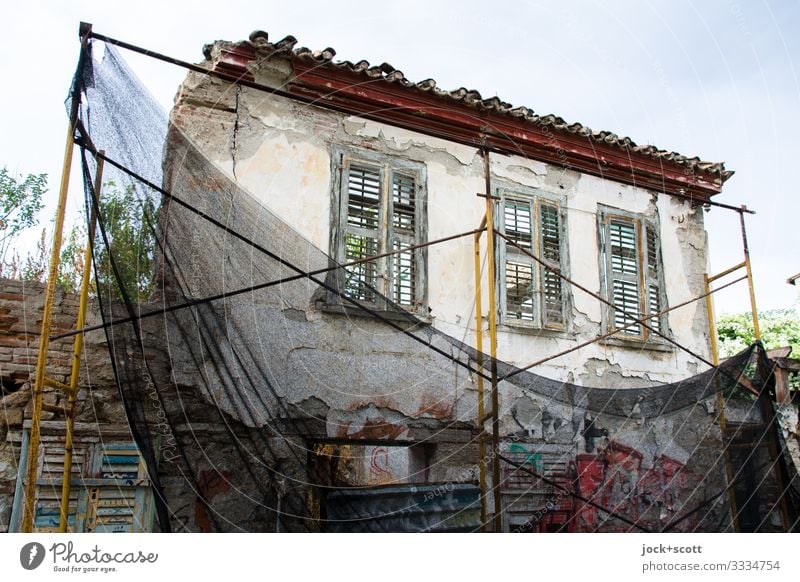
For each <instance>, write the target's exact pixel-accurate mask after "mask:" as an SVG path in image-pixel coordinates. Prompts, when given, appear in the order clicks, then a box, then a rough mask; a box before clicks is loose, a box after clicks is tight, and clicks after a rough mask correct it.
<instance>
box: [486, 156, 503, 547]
mask: <svg viewBox="0 0 800 582" xmlns="http://www.w3.org/2000/svg"><path fill="white" fill-rule="evenodd" d="M483 171H484V175H485V178H486V255H487V268H488V280H489V306H488V309H489V355H490V356H491V357H492V361H491V373H492V499H493V500H494V516H493V525H494V531H495V532H497V533H499V532H501V531H502V530H503V506H502V500H501V499H500V396H499V394H498V382H497V301H496V298H495V281H496V279H497V272H496V268H495V256H494V255H495V243H494V197H493V196H492V183H491V168H490V164H489V151H488V150H483Z"/></svg>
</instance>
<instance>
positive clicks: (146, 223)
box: [96, 182, 157, 300]
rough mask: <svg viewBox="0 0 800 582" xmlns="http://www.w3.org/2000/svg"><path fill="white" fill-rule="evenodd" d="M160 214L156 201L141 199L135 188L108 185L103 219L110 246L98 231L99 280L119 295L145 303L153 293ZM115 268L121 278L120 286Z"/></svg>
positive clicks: (97, 262)
mask: <svg viewBox="0 0 800 582" xmlns="http://www.w3.org/2000/svg"><path fill="white" fill-rule="evenodd" d="M156 213H157V211H156V208H155V205H154V203H153V201H152V200H151V199H150V198H148V197H144V200H143V201H142V200H139V199H138V198H137V196H136V193H135V191H134V189H133V188H132V187H128V188H126V189H124V190H120V189H119V188H117V187H116V185H115V184H114V183H113V182H108V183H107V184H106V185H105V188H104V190H103V197H102V199H101V204H100V216H101V218H102V223H103V226H104V228H105V234H106V237H107V239H108V246H107V247H106V245H105V244H104V242H101V241H102V238H101V236H100V234H99V232H98V238H97V241H98V242H97V245H98V250H97V254H96V264H97V268H98V270H99V272H98V277H97V279H98V283H99V284H100V286H101V287H102V288H105V287H106V286H108V289H110V290H111V293H112V294H114V295H115V296H119V294H120V293H119V292H120V290H121V289H124V291H125V292H126V293H127V294H128V295H129V296H130V297H132V298H133V299H134V300H143V299H145V298H147V297H148V296H149V295H150V293H151V292H152V291H153V261H154V256H155V254H154V250H155V232H154V230H153V229H154V225H155V224H156V222H157V218H156ZM98 231H99V229H98ZM109 251H110V252H109ZM112 258H113V264H112V261H111V259H112ZM114 269H116V271H117V274H118V275H119V284H118V285H117V283H116V280H115V273H114Z"/></svg>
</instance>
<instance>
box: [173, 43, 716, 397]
mask: <svg viewBox="0 0 800 582" xmlns="http://www.w3.org/2000/svg"><path fill="white" fill-rule="evenodd" d="M212 52H213V51H212ZM252 72H253V74H254V75H255V76H256V78H257V79H258V81H259V82H262V83H271V84H273V85H275V86H282V85H283V84H285V83H286V82H288V81H289V80H290V79H291V70H290V67H289V65H288V63H287V62H286V61H285V60H283V59H282V58H280V56H279V55H274V56H273V57H272V58H270V59H269V60H267V61H266V62H264V63H263V64H262V65H261V66H260V68H256V69H254V70H253V71H252ZM234 93H237V95H238V96H237V97H235V98H234ZM237 105H238V111H237V110H235V109H236V108H237ZM223 110H224V111H226V112H228V113H222V111H223ZM173 121H174V122H175V123H176V124H177V125H178V126H179V127H181V128H182V129H184V130H185V131H186V132H187V134H188V136H189V137H190V138H191V139H193V140H195V143H196V145H197V147H199V148H200V150H201V151H202V152H203V153H204V154H205V155H208V156H209V158H210V159H212V160H213V161H214V162H215V163H217V164H219V166H220V167H221V168H223V169H228V171H232V170H233V166H234V164H235V166H236V174H237V178H239V179H240V183H242V184H244V185H245V186H246V187H248V188H249V189H250V191H251V193H252V194H253V195H254V196H256V197H257V198H258V199H259V200H260V201H261V202H262V203H263V204H264V205H265V206H266V207H267V208H269V209H270V210H271V211H273V212H275V213H276V214H277V215H278V216H279V217H281V218H282V219H283V220H284V221H285V222H286V223H287V224H289V225H291V228H293V229H296V230H297V231H298V232H299V233H300V234H301V235H303V236H305V237H306V238H308V240H309V241H310V242H311V243H312V244H314V245H315V246H317V247H318V248H320V249H322V250H323V251H325V252H328V251H329V247H328V244H329V243H328V241H329V236H328V232H329V229H330V225H331V219H330V210H329V207H330V203H331V202H330V199H331V192H330V189H331V186H330V184H331V182H332V181H333V178H334V177H333V176H331V175H330V174H329V170H328V168H329V167H330V163H329V161H328V160H329V155H330V150H331V147H332V145H333V144H341V145H343V146H350V147H355V148H363V149H366V150H371V151H378V152H383V153H385V154H387V155H393V156H399V157H401V158H403V159H408V160H415V161H422V162H424V163H425V164H426V166H427V167H428V171H429V179H428V189H429V191H430V201H429V209H428V215H427V221H428V226H429V238H436V237H437V236H444V235H447V234H452V233H454V232H459V231H463V230H467V229H469V228H474V226H475V225H477V223H478V222H479V220H480V212H481V206H480V204H481V201H480V199H477V198H476V197H474V193H475V192H477V191H481V190H482V189H483V187H482V183H481V180H482V161H481V159H480V157H479V156H478V154H477V152H476V150H475V149H474V148H468V147H466V146H460V145H457V144H452V143H449V142H445V141H443V140H439V139H434V138H429V137H426V136H422V135H419V134H414V133H412V132H408V131H405V130H399V129H396V128H393V127H390V126H386V125H383V124H378V123H375V122H371V121H365V120H362V119H357V118H353V117H346V116H344V115H340V114H335V113H332V112H329V111H325V110H321V109H316V108H313V107H309V106H305V105H302V104H298V103H293V102H290V101H289V100H286V99H280V98H274V97H265V95H264V94H262V93H260V92H258V91H255V90H252V89H249V88H240V89H234V88H231V86H229V85H228V84H226V83H224V82H221V81H218V80H214V79H208V78H201V77H200V76H197V75H194V74H190V75H189V76H188V77H187V81H186V82H185V84H184V86H183V87H182V89H181V90H180V92H179V95H178V97H177V99H176V108H175V110H174V111H173ZM234 135H235V146H232V144H233V142H234ZM220 146H223V147H224V149H221V148H220ZM232 147H233V149H231V148H232ZM231 152H234V153H231ZM298 160H299V166H300V167H299V170H300V171H299V172H297V171H296V170H297V169H298V168H296V167H295V166H294V164H296V163H298ZM492 172H493V173H494V174H495V175H496V177H497V180H498V181H500V180H502V181H503V182H505V183H511V184H517V185H519V186H525V187H534V188H541V189H542V190H544V191H551V192H553V193H554V194H558V195H564V196H566V199H567V203H566V206H567V213H568V221H569V226H570V229H569V233H568V234H569V240H568V248H569V250H570V255H569V257H568V258H569V261H570V262H571V265H570V266H571V273H570V274H571V275H573V276H574V277H575V278H576V279H577V280H578V281H579V282H581V283H582V284H584V285H586V286H587V287H588V288H590V289H592V290H595V291H598V292H602V289H601V287H600V283H599V277H598V275H597V272H598V258H597V256H596V253H597V250H596V245H595V244H594V243H593V240H592V239H591V237H592V236H593V235H591V233H593V232H595V231H596V225H595V224H594V223H592V222H590V220H591V219H592V218H593V216H594V214H595V213H596V212H597V209H596V204H597V203H600V202H602V203H604V204H607V205H609V206H612V207H619V208H622V209H626V210H631V211H633V212H640V213H642V214H643V215H645V216H656V215H658V216H659V222H660V225H661V229H660V233H659V234H660V236H661V244H662V249H663V250H662V253H663V255H664V256H669V260H665V261H664V268H665V279H666V280H667V285H668V287H669V288H668V289H667V295H668V300H669V303H670V304H674V303H677V302H679V301H682V300H685V299H688V298H690V297H692V296H695V295H699V294H700V293H702V273H703V272H704V271H705V267H706V250H705V249H706V246H705V240H706V236H705V231H704V229H703V215H702V212H700V211H699V210H697V209H692V208H691V207H690V206H689V205H687V204H683V203H682V202H680V201H678V200H676V199H674V198H671V197H668V196H664V195H658V194H656V193H653V192H650V191H642V190H637V189H635V188H632V187H628V186H623V185H619V184H615V183H613V182H603V181H602V180H598V179H597V178H593V177H591V176H585V175H582V174H580V173H578V172H575V171H571V170H564V169H562V168H558V167H555V166H552V165H549V164H544V163H541V162H536V161H533V160H527V159H522V158H511V157H509V158H500V157H495V159H494V160H493V166H492ZM298 173H299V176H297V174H298ZM293 174H294V175H293ZM287 192H302V194H303V198H302V200H303V201H302V204H299V203H298V200H297V197H296V196H287V195H286V193H287ZM454 206H455V207H457V210H456V213H457V216H456V217H454V218H450V217H448V216H447V215H449V214H454V213H453V210H454ZM460 249H461V250H460V251H459V252H457V253H456V252H451V249H444V250H443V251H442V252H443V253H445V254H447V257H446V260H443V261H441V262H438V263H437V262H436V261H435V258H434V259H433V260H432V261H431V264H429V267H428V278H429V289H428V291H429V296H430V298H431V308H432V313H431V317H432V320H433V323H434V325H435V326H436V327H437V328H439V329H441V330H443V331H446V332H448V333H451V334H452V335H456V336H460V335H463V331H464V329H465V328H464V322H469V321H470V320H471V315H470V311H471V308H472V306H471V303H470V301H469V298H470V297H471V292H472V289H471V285H470V283H469V282H470V278H471V272H470V267H471V263H470V262H469V261H468V260H467V259H468V258H469V257H468V255H467V253H464V252H462V251H463V250H464V249H465V246H463V245H462V247H460ZM444 268H447V271H446V272H447V273H448V277H447V279H448V284H449V282H450V281H452V280H454V279H455V280H458V281H463V282H464V285H460V286H459V287H460V288H461V289H463V294H462V295H456V294H455V293H454V292H452V291H448V290H446V289H444V288H443V287H442V285H441V283H440V282H439V281H437V273H441V272H445V271H443V269H444ZM571 294H572V295H573V297H574V301H573V302H572V305H571V313H570V314H569V319H570V320H571V322H572V329H573V330H574V331H575V332H576V335H577V338H578V339H587V338H589V337H591V336H592V335H596V334H598V333H600V329H601V325H600V323H601V313H602V306H601V305H600V304H599V303H598V302H597V301H596V300H595V299H593V298H590V297H587V296H586V295H585V294H583V293H582V292H580V291H576V290H572V292H571ZM437 298H438V302H439V305H436V302H437ZM292 307H293V308H297V309H304V310H306V311H308V312H313V311H314V306H312V305H309V306H302V305H292ZM309 316H310V317H315V316H314V315H309ZM705 322H706V313H705V305H704V303H703V302H702V301H700V302H697V303H695V304H693V305H691V306H689V307H685V308H682V309H681V310H679V311H675V312H673V313H671V314H670V316H669V329H670V330H671V332H672V334H673V335H674V337H675V339H676V340H677V341H679V342H680V343H683V344H685V345H688V346H690V347H691V348H692V349H693V350H695V351H696V352H698V353H699V354H701V355H704V356H705V357H708V349H709V348H708V341H707V335H706V334H707V332H706V327H707V326H706V324H705ZM469 333H472V334H474V330H469ZM575 339H576V338H575V337H561V338H558V337H555V338H549V337H548V338H542V337H539V338H534V337H521V336H520V334H515V333H510V332H508V330H502V331H501V338H500V353H501V354H502V357H503V358H504V359H506V360H508V361H511V362H513V363H519V364H524V363H526V360H530V358H529V357H528V356H527V354H530V353H535V354H537V355H544V354H546V353H549V352H552V351H556V350H557V349H563V348H564V347H568V346H569V343H570V342H571V341H574V340H575ZM608 343H609V344H610V345H613V344H614V342H613V341H611V342H608ZM665 347H666V349H665V350H664V351H663V352H658V351H651V350H647V351H645V352H641V353H640V352H639V350H636V349H635V347H633V348H631V349H627V350H616V349H609V348H606V347H603V346H593V347H589V348H587V349H585V350H582V351H581V352H579V353H578V354H575V355H574V357H567V358H563V359H560V360H557V361H556V362H554V363H553V365H552V366H550V372H551V373H549V374H548V373H547V370H548V367H543V369H542V373H545V375H549V376H551V377H564V376H565V375H566V374H571V375H572V376H573V377H580V376H581V375H582V374H583V371H582V361H583V360H585V359H599V360H607V361H608V362H609V365H614V364H616V365H618V366H621V367H623V368H624V369H626V370H629V371H630V374H631V376H632V381H631V382H629V383H628V385H630V386H637V385H641V381H640V380H639V379H645V374H649V377H650V378H651V379H652V381H654V382H664V381H670V380H675V379H678V378H680V377H685V376H687V375H690V371H691V372H693V371H694V370H697V366H698V364H699V362H697V361H694V360H693V359H692V358H691V357H689V356H687V355H686V354H685V353H683V352H681V351H679V350H677V349H676V348H674V347H671V346H669V345H667V346H665ZM531 348H533V350H531ZM654 364H655V365H654ZM701 367H702V365H701ZM614 380H616V379H614ZM600 386H616V384H612V382H611V379H609V382H608V383H603V381H602V377H601V383H600Z"/></svg>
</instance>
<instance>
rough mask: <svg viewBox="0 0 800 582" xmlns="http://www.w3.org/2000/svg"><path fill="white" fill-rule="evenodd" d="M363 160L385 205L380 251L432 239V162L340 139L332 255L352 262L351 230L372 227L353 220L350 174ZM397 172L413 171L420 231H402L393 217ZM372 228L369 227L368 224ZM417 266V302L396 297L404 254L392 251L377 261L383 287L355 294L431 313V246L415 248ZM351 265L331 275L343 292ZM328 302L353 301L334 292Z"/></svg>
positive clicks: (334, 152)
mask: <svg viewBox="0 0 800 582" xmlns="http://www.w3.org/2000/svg"><path fill="white" fill-rule="evenodd" d="M354 165H355V166H361V167H363V168H365V169H369V170H374V171H375V172H377V174H378V175H379V190H380V193H379V206H378V216H377V228H376V229H375V230H374V231H373V232H374V233H375V234H376V238H377V250H376V252H375V254H383V253H386V252H388V251H389V250H391V248H392V247H393V246H394V245H395V244H406V245H409V246H411V245H414V244H422V243H424V242H426V241H427V236H428V220H427V214H428V213H427V201H428V190H427V168H426V166H425V164H424V163H422V162H417V161H414V160H409V159H407V158H401V157H397V156H393V155H391V154H386V153H382V152H377V151H372V150H364V149H357V148H351V147H345V146H341V145H338V144H335V145H334V146H333V147H332V149H331V176H332V180H331V182H332V189H331V193H332V198H331V223H330V224H331V229H330V249H331V252H330V256H331V258H332V260H333V261H335V262H336V263H338V264H339V265H342V264H345V263H347V262H349V259H347V256H346V251H347V249H346V244H347V235H348V234H357V235H359V234H360V235H367V236H368V233H367V232H366V231H365V230H364V229H363V228H361V227H359V226H354V225H352V224H350V223H349V222H348V217H349V213H348V209H349V199H350V197H349V189H348V187H349V177H350V170H351V168H352V167H353V166H354ZM395 176H402V177H407V178H408V177H410V178H413V180H414V203H413V207H414V217H415V218H414V232H413V233H410V232H402V231H401V229H399V228H396V227H395V224H394V221H393V220H392V216H391V214H392V207H393V205H394V203H395V202H394V201H393V198H394V196H393V190H392V186H393V181H394V177H395ZM367 230H368V229H367ZM369 254H371V253H369ZM413 255H414V260H413V263H412V264H413V269H414V278H415V283H414V298H413V304H401V303H399V302H398V301H396V299H395V292H396V290H395V288H394V283H395V281H394V267H395V261H396V260H397V258H398V257H399V255H391V256H388V257H384V258H381V259H378V260H376V261H372V262H370V263H366V264H367V265H369V264H374V265H375V269H376V274H375V278H376V283H377V284H376V286H375V287H374V288H375V291H376V292H377V294H376V296H375V300H374V301H371V300H369V299H359V298H356V297H354V298H353V300H354V301H357V302H358V303H360V304H363V305H365V306H367V307H370V308H371V309H375V310H378V311H396V310H397V309H403V310H405V311H408V312H410V313H412V314H414V315H417V316H420V317H427V315H428V289H427V264H428V253H427V248H422V249H418V250H416V251H413ZM347 272H348V269H336V271H334V272H333V273H332V274H331V276H330V277H329V284H332V286H334V287H335V288H336V289H339V290H340V291H341V292H342V293H343V294H344V293H345V288H346V277H347ZM326 302H327V303H328V304H329V305H335V306H338V307H343V308H347V307H351V308H352V307H353V306H352V304H350V302H349V301H347V300H346V299H344V298H343V297H341V296H339V295H337V294H335V293H332V292H330V293H328V294H327V299H326Z"/></svg>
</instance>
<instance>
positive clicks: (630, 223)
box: [598, 208, 666, 340]
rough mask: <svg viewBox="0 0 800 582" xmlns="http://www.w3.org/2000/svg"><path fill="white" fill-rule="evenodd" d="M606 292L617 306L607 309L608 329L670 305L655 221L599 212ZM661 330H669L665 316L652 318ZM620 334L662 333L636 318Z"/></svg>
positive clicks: (649, 336) (640, 337)
mask: <svg viewBox="0 0 800 582" xmlns="http://www.w3.org/2000/svg"><path fill="white" fill-rule="evenodd" d="M598 220H599V229H600V238H601V253H600V262H601V264H600V270H601V272H602V273H603V278H604V287H605V294H606V297H607V298H608V300H609V302H610V303H612V304H613V307H608V308H607V309H605V310H604V313H605V317H604V325H605V329H607V330H611V329H619V328H622V327H624V326H625V325H627V324H629V323H632V322H633V321H636V320H637V319H641V318H642V317H647V316H648V315H653V314H656V313H659V312H661V311H663V310H664V309H665V308H666V294H665V293H664V285H663V274H662V268H661V245H660V241H659V237H658V225H657V223H656V221H655V220H653V219H650V218H646V217H644V216H641V215H636V214H631V213H629V212H625V211H622V210H617V209H613V208H601V210H600V212H599V214H598ZM647 325H648V326H650V327H651V328H653V329H654V330H656V331H658V332H662V330H664V329H666V317H665V316H664V315H662V316H659V317H653V318H652V319H648V320H647ZM619 335H620V337H623V338H628V339H634V340H648V339H654V338H657V337H658V336H657V335H656V334H654V333H653V332H652V331H650V330H649V329H647V328H646V327H645V326H643V325H641V324H639V323H636V324H633V325H630V326H629V327H626V328H625V329H622V330H621V331H620V332H619Z"/></svg>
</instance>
